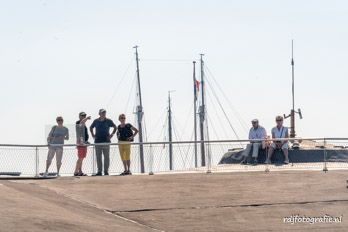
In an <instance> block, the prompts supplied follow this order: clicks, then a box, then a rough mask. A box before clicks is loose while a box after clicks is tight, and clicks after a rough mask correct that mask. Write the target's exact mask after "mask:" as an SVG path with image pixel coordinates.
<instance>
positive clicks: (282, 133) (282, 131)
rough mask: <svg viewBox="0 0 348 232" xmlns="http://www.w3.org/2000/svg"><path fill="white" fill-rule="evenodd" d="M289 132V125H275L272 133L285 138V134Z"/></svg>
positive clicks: (276, 136)
mask: <svg viewBox="0 0 348 232" xmlns="http://www.w3.org/2000/svg"><path fill="white" fill-rule="evenodd" d="M287 132H288V128H287V127H284V126H282V127H280V128H278V127H273V128H272V134H274V138H276V139H278V138H285V135H286V134H287Z"/></svg>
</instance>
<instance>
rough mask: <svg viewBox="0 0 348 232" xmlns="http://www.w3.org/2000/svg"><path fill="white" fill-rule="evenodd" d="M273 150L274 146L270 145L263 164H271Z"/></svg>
mask: <svg viewBox="0 0 348 232" xmlns="http://www.w3.org/2000/svg"><path fill="white" fill-rule="evenodd" d="M274 149H275V144H274V143H272V144H271V146H270V147H269V150H268V156H267V159H266V162H265V163H268V164H270V163H271V158H272V155H273V152H274Z"/></svg>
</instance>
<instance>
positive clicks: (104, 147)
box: [90, 109, 117, 176]
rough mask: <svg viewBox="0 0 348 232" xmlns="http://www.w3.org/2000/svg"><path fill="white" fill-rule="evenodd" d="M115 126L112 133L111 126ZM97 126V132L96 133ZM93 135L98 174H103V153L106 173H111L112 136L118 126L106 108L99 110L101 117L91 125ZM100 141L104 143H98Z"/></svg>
mask: <svg viewBox="0 0 348 232" xmlns="http://www.w3.org/2000/svg"><path fill="white" fill-rule="evenodd" d="M111 127H112V128H113V131H112V133H111V134H110V128H111ZM94 128H95V133H94ZM90 131H91V135H92V137H93V138H94V143H95V144H96V145H95V153H96V157H97V167H98V172H97V174H96V175H97V176H101V175H102V171H103V170H102V169H103V161H102V155H104V175H106V176H107V175H109V164H110V145H109V144H108V143H110V142H111V138H112V137H113V136H114V135H115V133H116V131H117V127H116V125H115V123H114V122H113V121H112V120H111V119H108V118H106V110H105V109H100V110H99V118H97V119H95V120H94V121H93V123H92V125H91V126H90ZM98 143H102V144H100V145H98Z"/></svg>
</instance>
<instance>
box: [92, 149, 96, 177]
mask: <svg viewBox="0 0 348 232" xmlns="http://www.w3.org/2000/svg"><path fill="white" fill-rule="evenodd" d="M92 148H93V149H92V175H95V174H96V171H95V152H94V151H95V146H93V147H92Z"/></svg>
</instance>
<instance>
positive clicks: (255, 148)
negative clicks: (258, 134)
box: [251, 143, 262, 165]
mask: <svg viewBox="0 0 348 232" xmlns="http://www.w3.org/2000/svg"><path fill="white" fill-rule="evenodd" d="M261 146H262V145H261V143H254V144H253V154H252V156H251V157H252V158H253V161H252V164H254V165H256V164H257V157H258V156H259V149H260V147H261Z"/></svg>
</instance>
